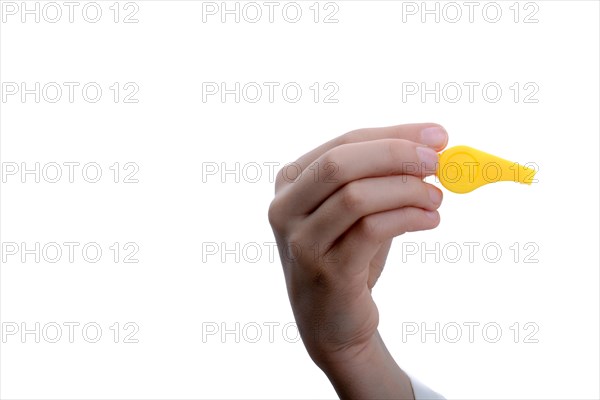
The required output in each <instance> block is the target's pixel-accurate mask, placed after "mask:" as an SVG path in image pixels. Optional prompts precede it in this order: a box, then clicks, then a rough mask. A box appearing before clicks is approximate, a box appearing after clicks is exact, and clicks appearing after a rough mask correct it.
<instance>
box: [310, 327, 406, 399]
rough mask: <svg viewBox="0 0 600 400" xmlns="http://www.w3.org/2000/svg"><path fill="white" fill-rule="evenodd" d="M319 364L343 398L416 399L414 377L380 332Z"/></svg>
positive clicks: (330, 355) (328, 356)
mask: <svg viewBox="0 0 600 400" xmlns="http://www.w3.org/2000/svg"><path fill="white" fill-rule="evenodd" d="M317 365H318V366H319V367H320V368H321V369H322V370H323V372H324V373H325V374H326V375H327V377H328V378H329V380H330V381H331V383H332V385H333V387H334V388H335V390H336V392H337V393H338V395H339V396H340V398H342V399H343V398H377V399H388V398H390V399H392V398H393V399H411V400H413V399H414V394H413V390H412V385H411V382H410V378H409V377H408V375H406V373H405V372H404V371H402V369H401V368H400V367H399V366H398V364H397V363H396V361H395V360H394V358H393V357H392V355H391V354H390V353H389V351H388V349H387V347H386V346H385V343H384V342H383V340H382V339H381V336H380V335H379V332H375V334H374V335H373V337H372V338H371V340H370V341H369V342H368V343H365V344H364V345H363V346H360V347H356V346H355V347H352V348H348V349H345V350H343V351H340V352H337V353H335V354H329V355H327V356H326V357H323V359H322V361H321V362H320V363H317Z"/></svg>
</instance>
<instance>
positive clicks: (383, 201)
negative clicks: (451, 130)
mask: <svg viewBox="0 0 600 400" xmlns="http://www.w3.org/2000/svg"><path fill="white" fill-rule="evenodd" d="M447 140H448V136H447V134H446V131H445V130H444V129H443V128H441V127H440V126H439V125H435V124H411V125H400V126H394V127H387V128H374V129H361V130H357V131H353V132H350V133H347V134H345V135H343V136H340V137H338V138H336V139H334V140H332V141H329V142H327V143H325V144H323V145H322V146H320V147H318V148H316V149H315V150H313V151H311V152H309V153H308V154H306V155H304V156H303V157H301V158H300V159H298V160H297V161H296V162H295V163H294V164H292V166H291V167H287V168H286V167H284V168H283V169H282V170H281V171H279V173H278V176H277V180H276V184H275V198H274V200H273V201H272V203H271V205H270V208H269V221H270V223H271V226H272V228H273V232H274V234H275V238H276V240H277V244H278V249H279V253H280V257H281V261H282V265H283V270H284V275H285V279H286V284H287V290H288V295H289V299H290V303H291V305H292V309H293V312H294V316H295V319H296V322H297V324H298V328H299V331H300V334H301V337H302V340H303V342H304V345H305V346H306V349H307V351H308V353H309V355H310V356H311V358H312V359H313V360H314V361H315V363H316V364H317V365H318V366H319V367H320V368H322V369H323V370H324V372H325V373H326V374H327V375H328V376H329V378H330V380H331V381H332V383H333V385H334V387H335V388H336V390H337V391H338V394H340V396H343V397H346V396H348V397H379V398H383V397H388V396H390V397H395V398H399V397H401V396H402V397H403V398H412V390H411V388H410V381H409V380H408V378H407V377H406V375H405V374H404V373H403V372H402V371H401V370H400V368H399V367H398V366H397V364H396V363H395V362H394V360H393V358H392V357H391V355H389V352H387V349H386V348H385V345H384V343H383V340H382V339H381V337H380V336H379V333H378V331H377V326H378V323H379V313H378V310H377V306H376V305H375V302H374V301H373V298H372V297H371V289H372V288H373V286H374V285H375V283H376V282H377V279H378V278H379V276H380V275H381V272H382V271H383V267H384V265H385V261H386V258H387V255H388V251H389V249H390V246H391V243H392V239H393V238H394V237H395V236H398V235H401V234H403V233H405V232H412V231H419V230H425V229H432V228H435V227H436V226H437V225H438V224H439V221H440V217H439V214H438V212H437V208H438V207H439V206H440V204H441V201H442V192H441V191H440V190H439V189H438V188H436V187H435V186H433V185H430V184H428V183H425V182H424V181H423V178H424V177H425V176H426V175H431V174H433V173H435V170H436V165H437V160H438V156H437V152H438V151H440V150H442V149H443V148H444V147H445V146H446V143H447ZM300 171H301V172H300ZM298 173H299V174H298ZM407 386H408V388H407Z"/></svg>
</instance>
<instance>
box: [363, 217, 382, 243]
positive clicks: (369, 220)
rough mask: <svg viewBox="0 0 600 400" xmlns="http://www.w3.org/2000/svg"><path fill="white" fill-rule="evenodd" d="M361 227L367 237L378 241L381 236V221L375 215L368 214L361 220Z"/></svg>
mask: <svg viewBox="0 0 600 400" xmlns="http://www.w3.org/2000/svg"><path fill="white" fill-rule="evenodd" d="M359 229H360V232H361V234H362V236H363V237H364V238H365V239H369V240H373V241H377V240H378V237H379V230H380V223H379V221H378V219H377V218H375V217H374V216H367V217H364V218H362V219H361V220H360V223H359Z"/></svg>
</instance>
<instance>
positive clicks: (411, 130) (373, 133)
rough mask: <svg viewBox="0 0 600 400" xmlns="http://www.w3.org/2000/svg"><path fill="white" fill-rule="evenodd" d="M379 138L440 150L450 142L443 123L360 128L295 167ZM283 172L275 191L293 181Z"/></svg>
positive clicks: (299, 160) (320, 148) (333, 141)
mask: <svg viewBox="0 0 600 400" xmlns="http://www.w3.org/2000/svg"><path fill="white" fill-rule="evenodd" d="M379 139H406V140H410V141H412V142H416V143H421V144H424V145H427V146H429V147H431V148H433V149H434V150H436V151H440V150H442V149H444V147H446V144H447V143H448V133H447V132H446V130H445V129H444V128H443V127H442V126H441V125H438V124H434V123H422V124H404V125H395V126H387V127H382V128H366V129H358V130H355V131H351V132H348V133H346V134H344V135H342V136H338V137H337V138H335V139H332V140H330V141H328V142H326V143H324V144H322V145H321V146H319V147H317V148H316V149H314V150H312V151H310V152H308V153H306V154H305V155H303V156H302V157H300V158H299V159H298V160H296V161H295V162H294V167H295V169H296V170H299V172H302V171H304V170H305V169H306V168H308V167H309V166H310V165H311V164H312V163H313V162H315V161H316V160H317V159H318V158H319V157H321V156H322V155H323V154H325V153H326V152H327V151H329V150H331V149H333V148H334V147H337V146H340V145H342V144H348V143H358V142H367V141H371V140H379ZM282 174H283V169H282V170H281V171H279V173H278V174H277V179H276V181H275V192H277V191H278V190H279V189H281V188H282V187H284V186H286V185H287V184H289V183H291V181H290V180H289V179H284V177H283V175H282Z"/></svg>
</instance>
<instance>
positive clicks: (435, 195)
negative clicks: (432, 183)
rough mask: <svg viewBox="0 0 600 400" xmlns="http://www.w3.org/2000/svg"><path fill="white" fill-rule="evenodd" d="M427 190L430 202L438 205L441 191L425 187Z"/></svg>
mask: <svg viewBox="0 0 600 400" xmlns="http://www.w3.org/2000/svg"><path fill="white" fill-rule="evenodd" d="M427 189H428V190H429V198H430V199H431V202H432V203H433V204H435V205H438V204H440V203H441V202H442V192H441V191H440V190H439V189H437V188H434V187H429V188H427Z"/></svg>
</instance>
